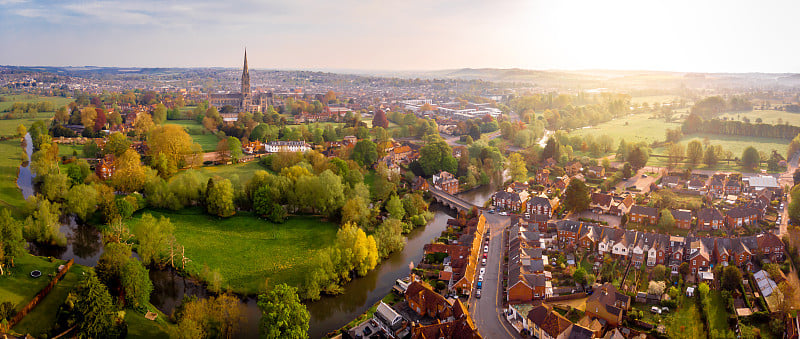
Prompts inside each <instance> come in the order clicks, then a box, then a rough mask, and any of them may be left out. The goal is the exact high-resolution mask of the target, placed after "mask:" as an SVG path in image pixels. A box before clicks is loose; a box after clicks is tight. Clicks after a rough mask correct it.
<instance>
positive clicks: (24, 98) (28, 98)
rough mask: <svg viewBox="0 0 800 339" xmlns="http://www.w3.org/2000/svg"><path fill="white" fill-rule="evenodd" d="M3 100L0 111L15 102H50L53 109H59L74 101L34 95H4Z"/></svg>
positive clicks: (0, 103)
mask: <svg viewBox="0 0 800 339" xmlns="http://www.w3.org/2000/svg"><path fill="white" fill-rule="evenodd" d="M3 100H4V101H2V102H0V110H5V109H6V108H9V107H11V106H13V105H14V103H15V102H21V103H29V102H42V101H50V102H52V103H53V106H55V108H59V107H61V106H64V105H67V104H69V103H70V102H72V101H74V100H73V99H72V98H64V97H47V96H38V95H34V94H18V95H4V96H3Z"/></svg>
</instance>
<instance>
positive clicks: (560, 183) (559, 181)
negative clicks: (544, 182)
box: [553, 175, 571, 191]
mask: <svg viewBox="0 0 800 339" xmlns="http://www.w3.org/2000/svg"><path fill="white" fill-rule="evenodd" d="M570 180H571V179H570V177H568V176H566V175H565V176H563V177H557V178H556V180H555V181H554V182H553V188H557V189H559V190H561V191H563V190H565V189H567V186H569V181H570Z"/></svg>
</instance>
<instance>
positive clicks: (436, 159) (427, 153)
mask: <svg viewBox="0 0 800 339" xmlns="http://www.w3.org/2000/svg"><path fill="white" fill-rule="evenodd" d="M473 145H476V144H473ZM418 161H419V165H420V166H421V167H422V172H423V173H424V174H425V175H426V176H429V175H433V174H435V173H439V171H447V172H450V173H455V171H456V169H458V162H457V161H456V159H455V158H454V157H453V150H452V149H451V148H450V145H448V144H447V142H446V141H444V139H442V138H441V137H438V136H433V137H432V138H430V139H428V142H427V143H426V144H425V146H422V148H420V150H419V160H418ZM501 165H502V164H501Z"/></svg>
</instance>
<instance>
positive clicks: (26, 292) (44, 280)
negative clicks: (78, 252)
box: [0, 254, 64, 310]
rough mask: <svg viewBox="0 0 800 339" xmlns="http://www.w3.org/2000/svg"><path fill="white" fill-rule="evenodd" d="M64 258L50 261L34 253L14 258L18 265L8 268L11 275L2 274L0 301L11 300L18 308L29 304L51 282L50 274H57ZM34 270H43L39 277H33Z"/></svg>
mask: <svg viewBox="0 0 800 339" xmlns="http://www.w3.org/2000/svg"><path fill="white" fill-rule="evenodd" d="M63 263H64V261H63V260H55V261H53V262H50V261H49V260H47V259H45V258H43V257H37V256H33V255H30V254H28V255H23V256H21V257H19V258H16V259H15V260H14V264H15V265H16V267H14V268H10V269H8V271H9V272H11V275H8V274H6V275H3V276H0V302H6V301H10V302H11V303H13V304H14V306H15V309H16V310H21V309H22V307H24V306H25V305H27V304H28V302H29V301H30V300H31V299H33V297H34V296H35V295H36V293H39V291H41V290H42V288H44V287H45V286H47V284H48V283H50V277H48V275H49V274H51V273H52V274H55V272H56V270H57V269H58V265H61V264H63ZM33 270H39V271H41V272H42V276H41V277H39V278H31V276H30V273H31V271H33Z"/></svg>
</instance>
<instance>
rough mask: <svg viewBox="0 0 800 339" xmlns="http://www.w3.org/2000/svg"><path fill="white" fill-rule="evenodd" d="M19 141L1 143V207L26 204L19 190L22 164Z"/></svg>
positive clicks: (21, 151)
mask: <svg viewBox="0 0 800 339" xmlns="http://www.w3.org/2000/svg"><path fill="white" fill-rule="evenodd" d="M22 154H23V150H22V146H21V144H20V142H19V139H11V140H6V141H0V205H6V206H11V207H15V208H16V207H20V206H22V204H23V203H24V202H25V200H24V199H22V191H20V190H19V188H17V170H18V169H19V165H20V163H21V162H22Z"/></svg>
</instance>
